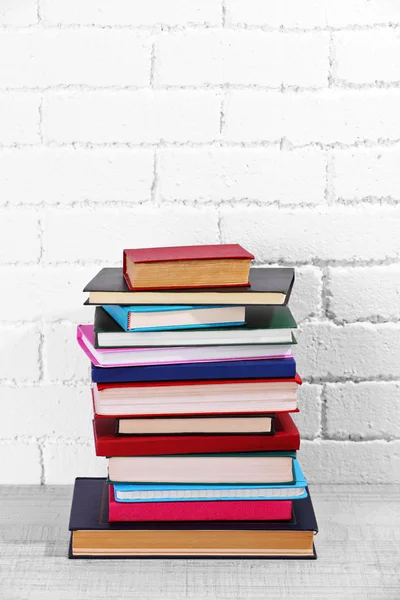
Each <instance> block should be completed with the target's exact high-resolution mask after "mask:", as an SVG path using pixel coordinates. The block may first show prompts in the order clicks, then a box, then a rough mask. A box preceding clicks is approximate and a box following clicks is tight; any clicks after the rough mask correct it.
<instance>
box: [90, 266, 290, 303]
mask: <svg viewBox="0 0 400 600" xmlns="http://www.w3.org/2000/svg"><path fill="white" fill-rule="evenodd" d="M293 282H294V269H292V268H280V267H276V268H260V269H250V277H249V283H250V286H249V287H246V286H245V287H240V286H239V287H221V288H218V287H217V288H198V289H193V288H191V289H181V290H176V289H173V290H139V291H135V292H133V291H131V290H130V289H129V288H128V285H127V283H126V281H125V278H124V275H123V272H122V268H119V267H118V268H104V269H101V271H100V272H99V273H98V274H97V275H96V276H95V277H94V278H93V279H92V281H90V282H89V283H88V284H87V286H86V287H85V288H84V290H83V291H84V292H89V299H88V300H87V304H125V305H133V304H189V305H192V304H205V305H212V304H232V305H247V304H260V305H261V304H276V305H280V304H287V302H288V300H289V296H290V293H291V290H292V286H293Z"/></svg>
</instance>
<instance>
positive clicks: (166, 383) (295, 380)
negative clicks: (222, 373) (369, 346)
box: [96, 373, 303, 391]
mask: <svg viewBox="0 0 400 600" xmlns="http://www.w3.org/2000/svg"><path fill="white" fill-rule="evenodd" d="M263 382H264V383H282V384H283V383H288V382H290V383H297V384H298V385H301V384H302V383H303V381H302V379H301V377H300V375H299V374H298V373H296V377H291V378H290V379H212V380H209V379H200V380H198V381H193V380H192V381H150V382H149V381H141V382H134V383H97V384H96V385H97V389H98V390H99V391H101V390H107V389H113V388H129V387H131V388H138V387H170V386H189V385H230V384H233V385H236V384H240V383H245V384H246V383H247V384H248V383H263Z"/></svg>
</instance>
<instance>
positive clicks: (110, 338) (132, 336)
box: [94, 306, 297, 348]
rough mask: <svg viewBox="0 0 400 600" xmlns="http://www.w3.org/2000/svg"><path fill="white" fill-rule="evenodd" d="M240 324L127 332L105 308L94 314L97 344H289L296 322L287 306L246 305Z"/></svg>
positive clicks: (141, 345) (110, 345) (110, 346)
mask: <svg viewBox="0 0 400 600" xmlns="http://www.w3.org/2000/svg"><path fill="white" fill-rule="evenodd" d="M245 320H246V323H245V324H244V325H242V326H240V327H237V326H233V327H210V328H201V329H190V330H185V331H183V330H182V331H171V330H168V331H145V332H141V331H128V332H127V331H125V330H124V329H123V328H122V327H121V325H119V323H117V321H115V319H113V318H112V316H111V315H109V314H108V312H107V311H106V310H104V308H103V307H101V306H97V307H96V310H95V317H94V331H95V347H96V348H113V347H117V348H124V347H146V346H153V347H160V346H168V347H169V346H188V345H189V346H210V345H214V344H215V345H221V344H227V345H241V344H290V343H291V342H292V335H293V333H292V330H293V329H295V328H296V327H297V324H296V321H295V320H294V318H293V315H292V313H291V312H290V309H289V307H288V306H247V307H246V313H245Z"/></svg>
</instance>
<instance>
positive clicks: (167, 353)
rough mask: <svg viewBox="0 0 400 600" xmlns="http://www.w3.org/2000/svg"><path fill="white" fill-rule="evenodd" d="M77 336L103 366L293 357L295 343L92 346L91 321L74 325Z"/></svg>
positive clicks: (94, 358) (94, 361) (99, 364)
mask: <svg viewBox="0 0 400 600" xmlns="http://www.w3.org/2000/svg"><path fill="white" fill-rule="evenodd" d="M77 340H78V344H79V346H80V347H81V348H82V350H83V351H84V353H85V354H86V356H87V357H88V358H89V359H90V360H91V362H92V363H93V364H94V365H96V366H101V367H107V368H109V367H133V366H135V367H137V366H142V365H148V366H149V365H166V364H169V365H172V364H182V363H184V364H186V363H198V362H219V361H236V360H265V359H270V358H285V357H293V353H292V345H293V344H296V343H297V342H296V340H295V339H294V336H293V340H292V344H260V345H257V344H250V345H244V346H185V347H178V346H172V347H169V348H168V347H162V348H149V347H146V348H95V347H94V329H93V325H78V328H77Z"/></svg>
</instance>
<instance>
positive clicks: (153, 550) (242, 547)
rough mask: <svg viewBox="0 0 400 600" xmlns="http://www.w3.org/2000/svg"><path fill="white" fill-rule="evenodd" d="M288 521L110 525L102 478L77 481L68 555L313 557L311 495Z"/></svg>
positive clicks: (314, 523) (299, 503)
mask: <svg viewBox="0 0 400 600" xmlns="http://www.w3.org/2000/svg"><path fill="white" fill-rule="evenodd" d="M292 506H293V514H292V518H291V519H290V521H283V522H282V521H165V522H162V521H161V522H160V521H158V522H154V521H137V522H121V523H112V522H110V520H109V513H108V488H107V483H106V480H105V479H102V478H78V479H76V481H75V488H74V494H73V499H72V507H71V517H70V523H69V529H70V531H71V532H72V534H71V543H70V548H69V557H70V558H122V557H126V558H128V557H129V558H134V557H137V558H139V557H141V558H143V557H149V558H161V557H168V558H171V557H176V558H185V557H190V558H197V557H198V558H200V557H201V558H222V557H224V558H225V557H226V558H232V557H236V558H241V557H247V558H316V554H315V549H314V546H313V537H314V534H315V533H316V532H317V531H318V526H317V521H316V519H315V514H314V510H313V507H312V502H311V498H310V495H309V494H308V495H307V497H306V498H304V499H302V500H295V501H293V504H292Z"/></svg>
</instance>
